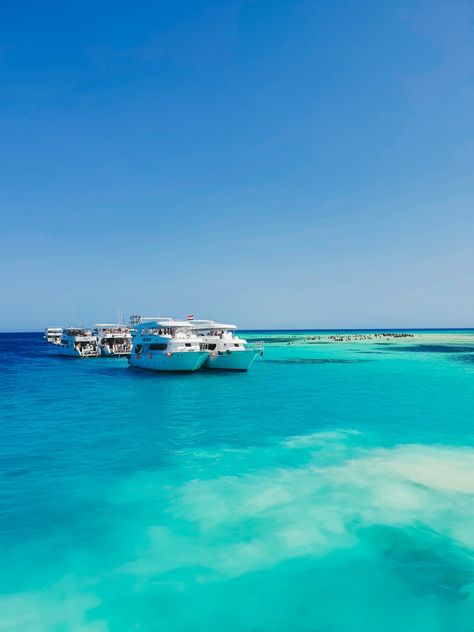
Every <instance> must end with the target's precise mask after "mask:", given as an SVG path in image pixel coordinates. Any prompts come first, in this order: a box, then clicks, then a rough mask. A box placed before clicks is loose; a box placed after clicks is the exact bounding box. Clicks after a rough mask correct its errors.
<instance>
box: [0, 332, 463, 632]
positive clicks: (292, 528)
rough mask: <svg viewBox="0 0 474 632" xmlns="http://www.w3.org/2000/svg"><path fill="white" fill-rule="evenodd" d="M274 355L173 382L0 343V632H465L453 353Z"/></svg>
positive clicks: (315, 351) (456, 361)
mask: <svg viewBox="0 0 474 632" xmlns="http://www.w3.org/2000/svg"><path fill="white" fill-rule="evenodd" d="M471 333H472V332H471ZM292 335H293V336H295V335H296V336H297V339H295V338H292V337H291V336H292ZM272 336H273V339H274V340H275V339H277V340H278V342H276V343H275V342H274V343H273V344H272V343H271V340H269V342H270V344H267V351H266V356H265V359H264V361H263V362H260V361H259V362H257V363H256V364H255V365H254V366H253V367H252V369H251V370H250V371H249V373H248V374H225V373H211V372H209V373H198V374H193V375H181V376H180V375H156V374H148V373H146V372H139V371H134V370H132V369H128V368H127V363H126V361H124V360H117V359H110V360H108V359H93V360H74V359H69V358H59V357H57V356H56V355H55V353H54V348H53V347H52V346H49V345H46V344H45V343H43V341H42V340H41V336H40V335H39V334H8V335H7V334H2V335H1V336H0V372H1V382H0V414H1V418H2V435H1V436H2V441H1V444H0V466H1V470H0V471H1V487H0V520H1V523H0V537H1V540H0V542H1V547H2V550H1V560H2V562H1V565H0V629H1V630H15V631H16V630H19V631H20V630H21V631H28V632H36V631H43V630H47V631H49V630H51V631H54V632H63V631H69V630H73V631H77V630H81V631H82V630H85V631H87V632H89V631H93V632H98V631H101V632H102V631H105V630H107V631H108V630H110V631H113V632H115V631H117V632H118V631H123V630H126V631H128V630H133V631H139V632H145V631H146V632H149V631H155V630H156V631H166V632H168V631H201V630H203V631H210V632H212V631H215V630H226V631H228V632H232V631H243V630H245V631H247V630H249V631H261V632H263V631H265V632H267V631H268V632H279V631H285V632H286V631H289V630H291V631H298V632H299V631H301V632H303V631H304V632H308V631H314V632H346V631H347V632H349V631H350V632H359V631H360V632H371V631H374V632H379V631H381V630H383V631H385V632H392V631H393V632H395V631H396V632H402V631H403V632H418V631H420V632H435V631H436V632H472V630H473V629H474V559H473V551H474V502H473V498H474V448H473V445H474V432H473V428H474V423H473V411H474V345H473V344H472V343H471V342H470V337H469V336H468V335H467V336H466V338H465V342H464V341H461V343H459V342H457V343H456V344H454V343H453V344H427V345H420V340H419V339H413V340H409V339H408V340H407V341H406V342H403V343H398V344H396V345H395V344H394V345H390V344H378V343H376V342H372V341H371V343H364V344H352V343H347V344H345V343H344V344H336V343H329V344H326V343H324V344H318V343H315V342H314V341H313V342H312V343H311V344H309V343H307V342H304V341H302V340H301V338H298V336H301V332H295V333H293V334H288V333H286V332H271V333H269V332H262V333H259V334H258V335H257V336H256V337H257V338H262V337H265V338H267V339H271V338H272ZM289 342H292V344H288V343H289Z"/></svg>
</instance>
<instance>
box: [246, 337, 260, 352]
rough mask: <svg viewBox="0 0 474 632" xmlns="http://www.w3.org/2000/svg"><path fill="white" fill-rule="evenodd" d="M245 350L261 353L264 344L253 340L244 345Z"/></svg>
mask: <svg viewBox="0 0 474 632" xmlns="http://www.w3.org/2000/svg"><path fill="white" fill-rule="evenodd" d="M245 349H246V350H247V351H261V352H263V349H264V344H263V341H262V340H255V341H252V342H246V343H245Z"/></svg>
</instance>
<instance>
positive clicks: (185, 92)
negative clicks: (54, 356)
mask: <svg viewBox="0 0 474 632" xmlns="http://www.w3.org/2000/svg"><path fill="white" fill-rule="evenodd" d="M473 167H474V4H473V3H472V2H471V1H468V2H465V1H462V0H449V1H448V0H446V1H438V0H430V1H426V2H425V1H422V0H397V1H392V0H386V1H384V2H380V0H367V1H365V0H364V1H361V0H286V1H284V0H271V1H270V0H227V1H222V0H221V1H219V2H218V1H214V0H200V1H197V0H196V1H181V0H173V1H172V2H170V1H166V2H164V1H159V0H154V1H148V0H142V1H141V2H139V3H137V2H131V1H120V0H114V1H113V2H111V1H107V0H104V1H103V2H100V3H98V2H92V1H89V0H81V2H77V1H71V2H67V3H66V2H62V1H61V2H59V1H54V0H50V1H48V2H36V1H30V2H26V1H22V0H14V1H10V0H2V2H1V3H0V221H1V223H0V226H1V230H0V296H1V297H2V298H1V305H2V308H1V310H0V331H35V330H41V329H43V328H44V327H45V326H47V325H62V326H68V325H89V324H93V323H95V322H104V321H105V322H107V321H109V322H110V321H114V320H115V318H116V313H117V309H120V310H121V311H122V312H123V313H124V314H125V316H126V317H127V316H128V315H129V314H132V313H139V314H142V315H149V316H155V315H157V314H160V315H162V316H170V315H171V316H175V317H180V316H186V315H187V314H191V313H192V314H194V315H195V317H200V318H213V319H216V320H224V321H226V322H235V323H237V324H238V325H239V326H240V327H242V328H264V329H271V328H285V327H287V328H288V327H289V328H305V327H314V328H335V329H337V328H342V327H344V328H352V327H354V328H357V327H366V328H371V327H380V328H384V327H387V328H393V327H472V326H474V287H473V286H474V284H473V272H474V178H473V176H474V173H473V171H474V168H473Z"/></svg>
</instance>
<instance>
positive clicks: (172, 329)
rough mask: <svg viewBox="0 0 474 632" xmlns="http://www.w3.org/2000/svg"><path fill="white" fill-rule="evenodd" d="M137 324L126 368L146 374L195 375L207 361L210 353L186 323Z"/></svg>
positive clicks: (157, 322) (169, 321)
mask: <svg viewBox="0 0 474 632" xmlns="http://www.w3.org/2000/svg"><path fill="white" fill-rule="evenodd" d="M141 320H142V322H141V323H139V324H137V325H136V333H135V336H134V338H133V348H132V352H131V355H130V359H129V363H130V366H132V367H135V368H139V369H147V370H149V371H197V370H198V369H200V368H201V367H202V365H203V364H204V363H205V362H206V360H207V359H208V357H209V353H210V352H209V351H208V350H206V349H205V348H204V347H205V344H204V342H203V340H202V337H201V336H197V335H196V333H195V332H194V331H193V327H192V325H191V324H190V323H189V322H187V321H182V320H174V319H172V318H159V319H156V320H151V321H149V322H148V319H145V318H143V319H141ZM143 321H144V322H143Z"/></svg>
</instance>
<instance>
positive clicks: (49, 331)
mask: <svg viewBox="0 0 474 632" xmlns="http://www.w3.org/2000/svg"><path fill="white" fill-rule="evenodd" d="M62 334H63V330H62V327H46V329H45V330H44V334H43V338H44V339H45V340H46V342H49V343H51V344H53V345H58V344H59V343H60V342H61V336H62Z"/></svg>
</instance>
